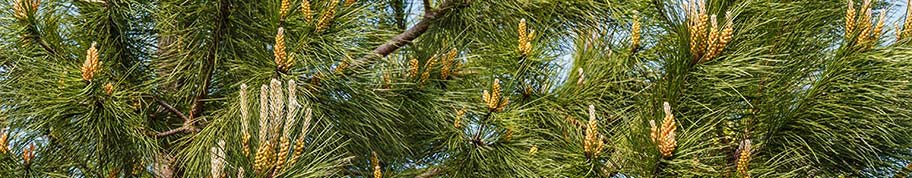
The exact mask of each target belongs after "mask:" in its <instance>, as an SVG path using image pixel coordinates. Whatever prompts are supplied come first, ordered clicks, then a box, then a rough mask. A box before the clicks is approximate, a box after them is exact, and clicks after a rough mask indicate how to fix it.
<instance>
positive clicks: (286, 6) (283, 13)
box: [279, 0, 291, 20]
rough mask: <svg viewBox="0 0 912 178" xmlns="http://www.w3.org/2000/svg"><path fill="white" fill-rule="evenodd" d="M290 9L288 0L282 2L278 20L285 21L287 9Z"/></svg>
mask: <svg viewBox="0 0 912 178" xmlns="http://www.w3.org/2000/svg"><path fill="white" fill-rule="evenodd" d="M289 8H291V1H290V0H282V6H281V7H279V18H281V19H282V20H285V17H286V16H288V9H289Z"/></svg>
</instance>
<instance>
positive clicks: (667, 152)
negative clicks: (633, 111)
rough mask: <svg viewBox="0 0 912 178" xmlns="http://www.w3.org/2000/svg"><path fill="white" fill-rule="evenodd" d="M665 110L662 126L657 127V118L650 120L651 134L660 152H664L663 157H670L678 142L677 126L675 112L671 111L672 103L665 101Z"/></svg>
mask: <svg viewBox="0 0 912 178" xmlns="http://www.w3.org/2000/svg"><path fill="white" fill-rule="evenodd" d="M664 111H665V120H663V121H662V126H661V127H657V126H656V123H655V120H650V121H649V126H650V130H651V133H650V136H651V138H652V141H653V142H655V143H656V146H657V147H658V149H659V153H661V154H662V157H663V158H668V157H671V155H672V152H674V150H675V147H677V144H678V142H677V141H675V130H676V129H677V128H676V127H675V118H674V114H672V113H671V105H670V104H668V102H665V103H664Z"/></svg>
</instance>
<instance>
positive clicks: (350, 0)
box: [345, 0, 358, 7]
mask: <svg viewBox="0 0 912 178" xmlns="http://www.w3.org/2000/svg"><path fill="white" fill-rule="evenodd" d="M356 2H358V1H357V0H345V7H348V6H351V5H354V4H355V3H356Z"/></svg>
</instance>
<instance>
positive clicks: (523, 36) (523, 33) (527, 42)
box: [516, 19, 535, 56]
mask: <svg viewBox="0 0 912 178" xmlns="http://www.w3.org/2000/svg"><path fill="white" fill-rule="evenodd" d="M516 31H517V32H519V37H518V39H519V40H518V41H519V46H518V47H517V49H518V50H519V54H520V55H522V56H528V55H529V54H531V53H532V38H534V37H535V30H532V31H531V32H530V31H528V30H527V29H526V19H522V20H520V21H519V27H517V29H516Z"/></svg>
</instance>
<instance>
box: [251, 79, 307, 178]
mask: <svg viewBox="0 0 912 178" xmlns="http://www.w3.org/2000/svg"><path fill="white" fill-rule="evenodd" d="M296 86H297V84H295V82H294V80H289V81H288V86H287V87H288V89H287V91H283V89H282V84H281V82H279V81H278V80H276V79H273V80H272V81H271V82H270V84H269V85H268V86H267V85H263V86H261V87H260V119H259V130H258V132H259V133H258V141H259V145H258V146H257V149H256V154H255V155H254V169H255V170H256V171H257V172H259V173H261V174H262V175H274V174H276V173H278V172H281V171H283V170H284V169H285V166H286V165H287V164H286V163H287V162H288V155H290V154H294V153H291V152H290V150H291V132H292V127H293V126H294V124H295V123H296V122H295V119H296V116H297V111H298V108H300V105H299V104H298V101H297V95H296V94H295V91H296ZM241 89H242V90H241V94H242V97H241V98H242V99H241V104H242V105H244V104H247V101H246V100H247V99H246V92H247V91H246V85H242V86H241ZM285 92H287V95H286V94H285ZM286 101H287V103H286ZM242 107H244V108H242V109H241V110H247V109H246V106H242ZM308 111H309V110H308ZM247 115H248V113H247V112H246V111H242V112H241V116H242V117H245V116H247ZM245 122H246V121H242V122H241V129H242V132H243V133H242V135H243V136H244V137H245V138H242V139H244V140H243V141H242V142H245V143H244V144H245V148H244V149H245V150H246V149H248V148H246V147H247V146H249V145H248V141H246V138H247V137H249V134H248V133H247V130H246V129H247V128H246V127H247V126H246V124H245ZM306 122H309V118H308V120H307V121H306ZM307 124H308V123H305V128H306V125H307ZM302 135H303V133H302ZM302 145H303V144H302ZM293 160H294V159H292V161H293Z"/></svg>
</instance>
